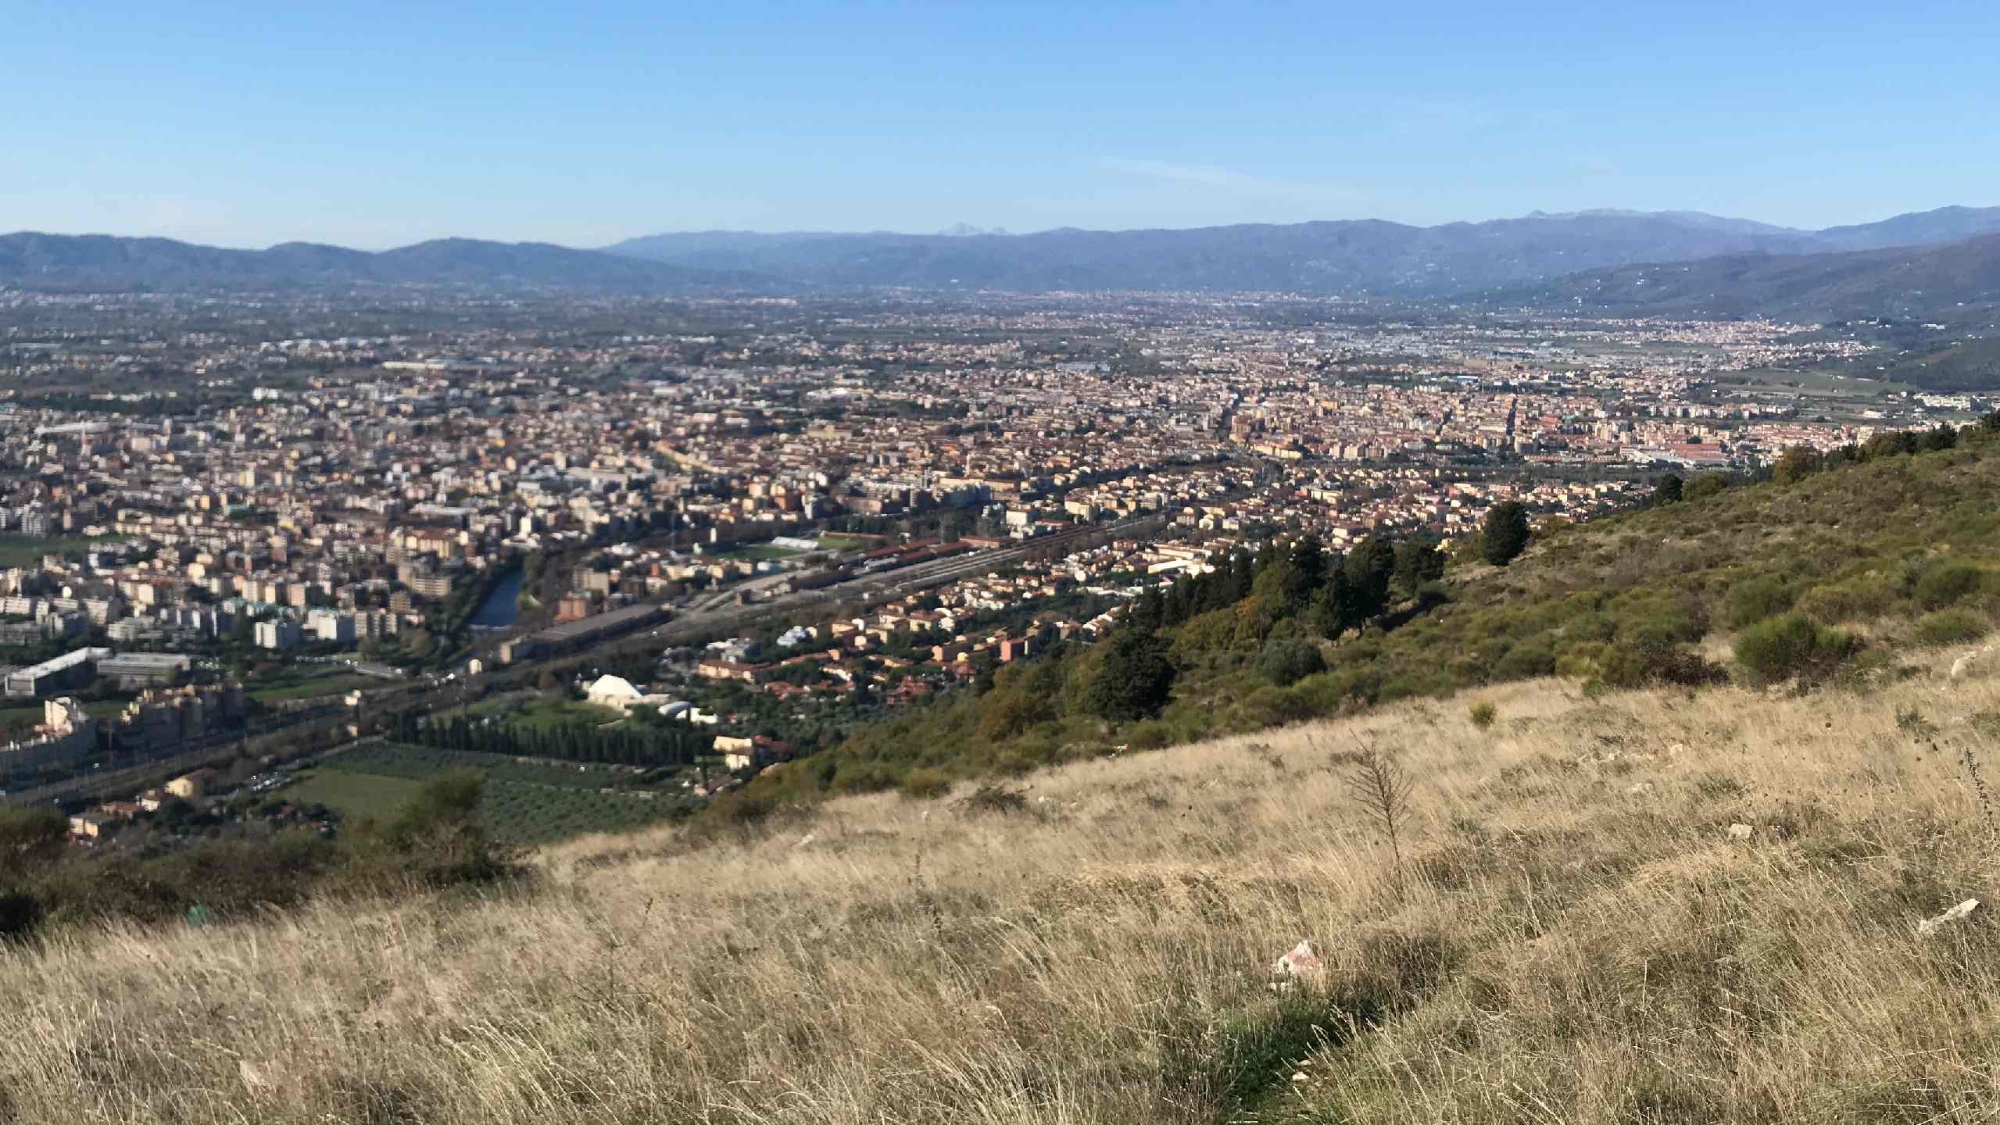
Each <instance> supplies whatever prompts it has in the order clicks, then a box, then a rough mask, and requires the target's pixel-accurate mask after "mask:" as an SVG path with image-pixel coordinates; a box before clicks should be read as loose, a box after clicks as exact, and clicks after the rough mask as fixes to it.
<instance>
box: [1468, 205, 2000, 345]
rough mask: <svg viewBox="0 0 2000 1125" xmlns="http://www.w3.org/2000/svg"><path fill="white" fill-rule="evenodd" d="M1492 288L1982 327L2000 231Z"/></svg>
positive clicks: (1753, 312) (1518, 293) (1992, 290)
mask: <svg viewBox="0 0 2000 1125" xmlns="http://www.w3.org/2000/svg"><path fill="white" fill-rule="evenodd" d="M1891 221H1892V222H1893V221H1894V220H1891ZM1877 225H1882V224H1877ZM1490 296H1491V298H1492V299H1493V300H1494V301H1496V302H1498V303H1501V304H1511V305H1531V306H1536V307H1540V308H1545V309H1557V310H1560V309H1583V310H1589V311H1593V312H1614V313H1630V314H1646V315H1676V316H1698V317H1722V318H1733V317H1745V316H1770V317H1776V318H1779V319H1785V320H1793V321H1817V322H1825V321H1832V320H1857V319H1875V318H1890V319H1895V320H1927V321H1936V322H1940V323H1943V324H1945V325H1948V326H1950V327H1952V328H1954V329H1962V330H1965V331H1967V332H1974V333H1985V332H1991V331H1994V330H1996V329H2000V234H1989V235H1982V236H1980V237H1977V238H1968V239H1964V240H1962V241H1957V242H1949V243H1945V244H1943V245H1935V246H1903V247H1896V248H1894V249H1887V250H1857V251H1850V252H1847V253H1838V254H1730V255H1725V256H1721V257H1715V258H1703V259H1700V260H1698V261H1692V262H1655V263H1648V264H1642V265H1628V266H1620V267H1617V268H1614V269H1606V270H1596V271H1592V272H1588V273H1581V274H1572V275H1569V276H1566V277H1560V278H1555V279H1552V280H1549V281H1546V282H1540V283H1536V284H1532V285H1525V286H1520V287H1517V288H1514V289H1505V290H1500V291H1498V292H1495V293H1493V294H1491V295H1490Z"/></svg>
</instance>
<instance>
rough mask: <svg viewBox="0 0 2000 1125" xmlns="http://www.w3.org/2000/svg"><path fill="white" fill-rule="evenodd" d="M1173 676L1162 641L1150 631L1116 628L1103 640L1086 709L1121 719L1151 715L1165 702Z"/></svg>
mask: <svg viewBox="0 0 2000 1125" xmlns="http://www.w3.org/2000/svg"><path fill="white" fill-rule="evenodd" d="M1174 676H1175V671H1174V666H1173V664H1172V663H1170V662H1169V661H1168V660H1167V642H1166V641H1164V640H1162V639H1161V638H1160V637H1158V636H1156V635H1154V634H1153V633H1150V632H1145V631H1141V630H1138V629H1119V630H1117V631H1116V632H1114V633H1113V634H1112V635H1111V637H1110V638H1109V639H1108V640H1106V641H1105V642H1104V654H1103V659H1102V660H1101V661H1100V662H1099V663H1098V666H1097V672H1096V674H1095V675H1094V676H1092V677H1091V680H1090V688H1089V694H1088V701H1089V706H1090V711H1091V713H1092V714H1095V715H1100V716H1102V717H1104V718H1107V719H1110V720H1112V721H1113V722H1121V723H1123V722H1133V721H1136V720H1139V719H1148V718H1151V717H1153V716H1154V715H1157V714H1159V713H1160V708H1162V707H1165V706H1166V705H1167V698H1168V696H1169V695H1170V694H1171V693H1172V691H1173V686H1174Z"/></svg>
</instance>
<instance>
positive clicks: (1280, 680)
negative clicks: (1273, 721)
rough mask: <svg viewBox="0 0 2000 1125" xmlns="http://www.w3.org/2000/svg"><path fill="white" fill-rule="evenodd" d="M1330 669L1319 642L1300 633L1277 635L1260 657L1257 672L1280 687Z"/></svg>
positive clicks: (1268, 643)
mask: <svg viewBox="0 0 2000 1125" xmlns="http://www.w3.org/2000/svg"><path fill="white" fill-rule="evenodd" d="M1324 671H1326V658H1325V657H1322V656H1321V655H1320V652H1319V646H1318V645H1316V644H1313V643H1312V642H1311V641H1307V640H1302V639H1300V638H1297V637H1273V638H1272V639H1271V640H1269V641H1267V642H1266V643H1265V645H1264V651H1263V652H1262V653H1261V654H1259V655H1258V657H1257V674H1258V675H1260V676H1262V677H1264V678H1265V679H1266V680H1269V681H1271V682H1272V683H1274V684H1276V685H1278V686H1279V687H1289V686H1290V685H1292V684H1294V683H1297V682H1298V681H1300V680H1303V679H1305V678H1306V677H1307V676H1311V675H1316V674H1318V673H1320V672H1324Z"/></svg>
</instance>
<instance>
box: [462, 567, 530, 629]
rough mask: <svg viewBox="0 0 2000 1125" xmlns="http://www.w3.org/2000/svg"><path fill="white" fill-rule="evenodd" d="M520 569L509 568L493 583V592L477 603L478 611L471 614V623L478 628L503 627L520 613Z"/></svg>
mask: <svg viewBox="0 0 2000 1125" xmlns="http://www.w3.org/2000/svg"><path fill="white" fill-rule="evenodd" d="M520 600H521V571H520V569H519V568H516V569H514V570H510V571H508V572H507V573H505V574H503V575H501V576H500V581H498V582H496V583H494V584H493V592H492V593H490V594H488V595H486V600H485V601H483V602H481V603H479V611H478V612H477V613H474V614H473V615H472V624H473V626H474V627H475V628H480V629H505V628H507V627H508V626H509V625H512V624H513V623H514V619H515V618H517V617H519V616H520V615H521V607H520V604H519V603H520Z"/></svg>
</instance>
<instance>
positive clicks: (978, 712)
mask: <svg viewBox="0 0 2000 1125" xmlns="http://www.w3.org/2000/svg"><path fill="white" fill-rule="evenodd" d="M1994 421H1995V423H1996V425H2000V418H1996V419H1995V420H1994ZM1943 440H1950V441H1952V442H1954V443H1955V444H1954V445H1953V447H1952V448H1948V449H1941V450H1933V451H1929V452H1919V453H1915V454H1911V453H1908V452H1902V450H1905V449H1908V448H1914V447H1916V446H1917V445H1919V444H1922V442H1923V441H1930V442H1932V443H1934V444H1935V443H1939V442H1941V441H1943ZM1852 456H1854V457H1867V458H1869V459H1868V460H1866V461H1862V462H1851V461H1850V462H1847V463H1841V464H1836V465H1834V466H1832V467H1828V468H1825V469H1824V471H1813V470H1815V469H1816V468H1820V467H1821V466H1819V465H1818V463H1817V462H1812V461H1810V460H1806V461H1800V462H1797V463H1793V462H1787V463H1786V464H1785V466H1784V468H1785V471H1784V473H1783V474H1782V478H1781V479H1779V480H1774V481H1770V482H1765V483H1761V484H1753V485H1739V486H1737V487H1728V488H1721V487H1715V486H1720V485H1721V484H1722V483H1723V481H1722V478H1720V477H1709V478H1707V479H1706V480H1703V481H1699V482H1697V483H1695V484H1692V485H1690V486H1689V494H1690V495H1689V498H1688V499H1685V500H1683V501H1681V502H1678V503H1674V504H1671V505H1667V506H1664V507H1654V508H1646V509H1641V510H1635V511H1630V512H1626V513H1623V514H1619V515H1615V516H1610V517H1605V518H1600V519H1596V520H1592V521H1590V522H1588V523H1585V524H1581V525H1577V526H1574V527H1567V528H1561V529H1550V530H1549V531H1548V532H1545V533H1544V534H1543V535H1542V536H1541V538H1540V540H1539V542H1538V543H1537V544H1536V545H1534V546H1532V547H1530V549H1529V550H1528V552H1527V553H1526V554H1524V555H1522V556H1521V557H1520V558H1518V559H1516V560H1514V561H1513V563H1512V564H1511V565H1509V566H1507V567H1505V568H1494V567H1491V566H1488V565H1485V564H1483V563H1480V562H1478V561H1476V559H1470V558H1464V557H1461V558H1460V559H1459V560H1457V561H1455V562H1454V563H1453V564H1452V566H1451V569H1450V570H1448V571H1447V572H1446V573H1445V575H1444V581H1443V582H1442V584H1441V585H1440V586H1434V587H1430V588H1428V590H1427V591H1423V592H1421V593H1420V592H1419V591H1415V590H1412V589H1409V588H1408V587H1406V588H1405V589H1406V595H1405V597H1406V600H1404V601H1403V602H1402V604H1401V605H1399V606H1392V607H1390V608H1388V609H1387V611H1383V610H1381V609H1380V608H1379V607H1378V608H1376V609H1375V610H1373V611H1371V612H1370V613H1368V614H1367V615H1366V617H1367V623H1366V624H1365V625H1360V626H1359V627H1357V623H1356V622H1355V621H1353V620H1352V619H1349V620H1346V621H1335V622H1327V621H1325V620H1324V619H1323V618H1322V616H1321V615H1320V614H1319V612H1318V610H1319V607H1321V605H1322V604H1323V603H1322V600H1321V599H1322V597H1323V595H1324V594H1325V593H1327V592H1329V589H1330V587H1332V586H1333V585H1334V583H1333V582H1331V581H1323V582H1314V581H1307V582H1303V583H1298V582H1294V580H1293V576H1292V575H1293V573H1295V572H1296V567H1295V566H1294V565H1293V564H1292V563H1291V562H1290V561H1289V560H1287V559H1284V558H1278V559H1274V560H1271V561H1268V562H1266V561H1263V560H1264V559H1265V556H1264V555H1262V554H1260V555H1259V560H1260V561H1259V566H1260V568H1261V569H1259V571H1258V572H1257V575H1256V577H1255V578H1254V579H1250V578H1245V579H1243V580H1241V581H1239V582H1237V583H1236V584H1235V589H1234V590H1232V591H1231V592H1230V593H1228V594H1226V595H1224V596H1223V597H1222V598H1220V599H1216V600H1218V601H1221V602H1223V603H1226V604H1222V605H1221V606H1220V607H1219V608H1207V607H1208V605H1210V604H1211V603H1209V602H1204V601H1203V600H1202V599H1203V598H1204V597H1205V594H1204V593H1203V592H1200V591H1197V593H1196V594H1195V595H1194V598H1192V599H1189V601H1190V602H1191V604H1188V605H1187V606H1186V607H1185V608H1182V609H1176V605H1177V604H1179V603H1180V601H1181V599H1179V598H1178V597H1177V596H1170V597H1169V598H1168V599H1166V604H1165V606H1164V607H1163V609H1162V611H1161V612H1162V613H1163V617H1162V619H1161V625H1160V628H1159V629H1158V633H1157V636H1158V639H1159V641H1160V643H1161V645H1162V646H1163V648H1164V651H1165V653H1166V655H1167V657H1168V658H1169V659H1170V660H1171V662H1172V664H1173V665H1174V666H1175V668H1176V669H1177V673H1178V674H1177V676H1176V678H1175V679H1174V682H1173V685H1172V690H1171V695H1170V697H1168V698H1167V699H1166V700H1165V703H1164V707H1163V708H1162V709H1160V710H1159V711H1158V713H1157V714H1156V715H1154V716H1151V717H1143V718H1136V719H1135V718H1132V717H1130V716H1122V717H1121V716H1111V717H1107V716H1105V715H1104V714H1103V713H1102V711H1101V709H1099V708H1095V707H1093V706H1092V694H1093V687H1094V685H1095V684H1096V683H1097V682H1098V679H1099V677H1100V673H1101V666H1102V662H1103V656H1102V650H1103V649H1104V648H1105V647H1106V646H1105V645H1104V644H1099V645H1096V646H1093V647H1092V648H1090V649H1085V650H1082V651H1070V652H1067V653H1062V654H1059V655H1057V656H1055V657H1051V658H1048V659H1043V660H1039V661H1036V662H1033V663H1031V664H1029V665H1027V666H1021V665H1014V666H1011V667H1009V668H1006V669H1003V670H1001V672H1000V673H999V674H998V675H997V676H996V677H995V679H994V683H993V687H992V690H990V691H986V692H985V693H983V694H977V695H975V694H973V693H971V692H956V693H953V694H951V695H949V696H947V697H945V698H944V699H942V700H940V701H939V702H937V703H935V704H933V705H931V706H928V707H922V708H914V709H912V710H911V711H910V712H908V713H906V714H904V715H902V716H899V717H898V718H896V719H893V720H891V721H889V722H886V723H883V724H880V725H878V726H876V727H873V728H869V729H864V730H862V731H860V732H858V733H857V734H856V735H855V736H853V737H852V738H851V739H849V740H848V742H847V743H846V744H844V745H842V746H840V747H838V748H836V749H834V750H831V751H827V752H822V753H821V754H818V755H815V756H813V757H811V758H808V759H805V760H802V761H799V762H793V763H788V764H785V765H783V766H780V767H778V768H775V769H772V770H767V771H766V772H765V773H764V774H762V775H760V776H759V777H758V778H757V779H756V780H755V781H754V782H753V783H752V784H751V786H750V787H749V788H748V789H747V790H746V792H745V795H744V798H743V799H744V800H745V801H746V802H757V803H763V804H768V803H776V802H787V801H798V800H805V799H811V798H813V797H815V796H818V795H822V794H826V793H841V792H854V791H862V790H867V789H871V788H879V787H883V786H895V785H912V784H913V782H915V783H924V782H934V781H935V780H936V779H937V778H938V777H939V776H949V777H959V778H970V777H981V776H993V775H1006V774H1008V773H1012V772H1019V771H1021V770H1023V769H1026V768H1029V767H1033V766H1037V765H1047V764H1050V763H1055V762H1061V761H1067V760H1073V759H1076V758H1079V757H1088V756H1092V755H1096V754H1101V753H1104V752H1106V751H1108V750H1111V749H1113V748H1115V747H1119V746H1132V747H1142V748H1151V747H1159V746H1163V745H1168V744H1172V743H1176V742H1188V741H1194V740H1198V739H1201V738H1206V737H1213V736H1216V735H1220V734H1232V733H1247V732H1251V731H1255V730H1259V729H1262V728H1265V727H1269V726H1272V725H1276V724H1282V723H1287V722H1298V721H1301V720H1306V719H1312V718H1320V717H1326V716H1333V715H1339V714H1343V713H1351V712H1353V711H1355V710H1358V709H1361V708H1365V707H1369V706H1374V705H1376V704H1380V703H1383V702H1389V701H1394V700H1399V699H1404V698H1409V697H1412V696H1426V695H1431V696H1435V695H1443V694H1448V693H1451V692H1454V691H1465V690H1474V689H1479V688H1482V687H1487V686H1490V685H1494V684H1500V683H1505V682H1509V681H1513V680H1520V679H1525V678H1531V677H1535V676H1545V675H1550V674H1560V675H1563V676H1567V677H1571V678H1574V679H1575V680H1577V681H1580V682H1585V683H1589V684H1592V685H1593V686H1595V687H1612V688H1619V687H1626V688H1629V687H1637V686H1643V685H1645V684H1647V683H1649V682H1656V681H1660V680H1666V681H1669V682H1685V683H1701V682H1708V681H1712V680H1715V679H1718V678H1735V679H1736V680H1738V681H1740V682H1745V683H1754V682H1759V681H1762V680H1765V679H1780V680H1782V679H1785V678H1787V677H1789V676H1792V675H1795V674H1803V675H1804V676H1805V677H1806V678H1807V679H1819V678H1833V679H1837V680H1847V681H1854V682H1865V681H1868V680H1870V679H1872V678H1876V677H1880V676H1883V675H1887V674H1892V670H1893V668H1894V666H1895V662H1896V661H1897V660H1898V659H1900V658H1901V657H1902V656H1903V655H1904V654H1907V653H1909V652H1912V651H1917V650H1921V649H1922V648H1923V647H1925V646H1927V645H1933V644H1937V643H1945V642H1951V641H1957V640H1967V639H1971V638H1974V637H1978V636H1982V635H1984V634H1985V633H1986V632H1987V631H1989V630H1990V629H1991V628H1992V627H1993V623H1994V621H1995V619H1996V614H2000V565H1996V563H2000V511H1996V510H1995V508H1994V506H1993V503H1992V499H1991V498H1992V497H1993V496H1994V495H1995V494H1996V493H2000V428H1995V427H1989V426H1979V427H1969V428H1967V429H1966V430H1965V432H1964V435H1963V437H1962V438H1961V437H1960V436H1958V435H1956V434H1946V433H1942V432H1940V433H1935V434H1932V435H1927V436H1926V438H1924V439H1919V438H1918V437H1917V436H1916V435H1884V436H1882V437H1880V438H1879V439H1877V440H1876V441H1874V442H1872V443H1871V446H1870V447H1869V448H1867V449H1861V450H1855V451H1853V454H1852ZM1366 553H1367V545H1366V544H1363V545H1360V546H1357V547H1355V548H1354V549H1353V550H1352V551H1350V552H1349V553H1348V555H1347V556H1346V558H1345V560H1338V559H1336V560H1335V561H1334V562H1332V563H1329V564H1327V565H1325V566H1324V567H1323V569H1324V570H1325V571H1326V572H1328V577H1329V579H1332V578H1336V577H1338V572H1342V571H1348V572H1351V571H1352V569H1353V564H1354V563H1355V562H1356V561H1357V559H1358V558H1359V557H1360V556H1363V555H1365V554H1366ZM1207 581H1208V580H1204V583H1203V585H1204V588H1205V587H1206V583H1207ZM1359 581H1360V580H1352V581H1349V582H1347V583H1346V584H1345V585H1346V587H1347V588H1349V589H1351V588H1353V586H1355V585H1356V584H1357V583H1358V582H1359ZM1243 591H1251V592H1250V594H1249V596H1247V597H1242V596H1241V593H1242V592H1243ZM1410 593H1419V597H1417V598H1413V599H1411V598H1407V595H1408V594H1410ZM1336 596H1337V592H1336ZM1238 598H1240V600H1237V599H1238ZM1746 636H1747V637H1750V638H1752V639H1753V641H1755V640H1758V639H1773V640H1775V641H1776V642H1782V644H1783V645H1794V644H1795V643H1796V644H1797V645H1803V646H1804V650H1802V651H1797V652H1793V651H1791V650H1790V649H1789V648H1785V649H1782V651H1779V652H1777V653H1776V654H1775V656H1768V655H1766V654H1765V653H1763V652H1762V651H1759V652H1755V653H1753V654H1752V661H1751V662H1750V663H1746V662H1745V661H1743V660H1741V659H1739V658H1738V653H1737V645H1738V642H1739V641H1741V640H1742V639H1743V638H1745V637H1746ZM1787 638H1789V639H1787ZM1753 647H1754V646H1753ZM1766 647H1767V648H1768V645H1767V646H1766ZM1295 652H1302V653H1303V654H1304V655H1303V663H1302V664H1300V663H1299V662H1298V661H1297V660H1295V659H1294V658H1293V657H1292V656H1291V655H1290V654H1291V653H1295ZM1322 668H1323V670H1320V669H1322ZM917 787H918V788H920V784H919V785H918V786H917ZM760 807H761V806H760ZM746 811H754V810H746Z"/></svg>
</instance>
